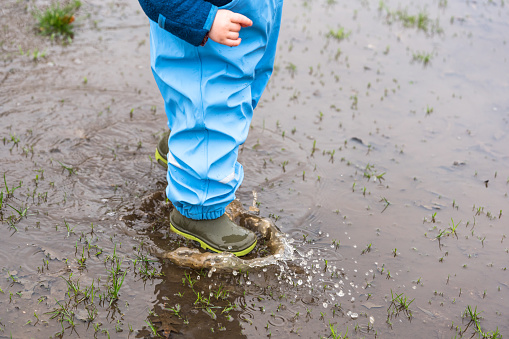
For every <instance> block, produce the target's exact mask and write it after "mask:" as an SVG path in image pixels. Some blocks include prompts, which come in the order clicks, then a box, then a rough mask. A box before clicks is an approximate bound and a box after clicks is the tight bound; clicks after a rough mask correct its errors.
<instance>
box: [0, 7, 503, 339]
mask: <svg viewBox="0 0 509 339" xmlns="http://www.w3.org/2000/svg"><path fill="white" fill-rule="evenodd" d="M48 4H49V1H41V0H36V1H14V0H3V1H2V2H1V4H0V22H1V26H2V27H1V30H0V139H1V143H0V220H1V224H0V230H1V233H0V234H1V236H0V338H11V337H12V338H49V337H53V338H58V337H78V336H79V337H81V338H93V337H98V338H108V337H111V338H127V337H128V338H147V337H154V338H155V337H159V336H161V337H167V338H168V337H170V338H203V337H204V336H209V337H217V338H242V337H245V338H260V337H269V338H270V337H272V336H274V337H278V338H296V337H302V338H409V337H413V338H462V337H463V338H471V337H472V336H473V337H474V338H483V337H485V338H501V337H502V336H503V337H505V338H506V337H509V273H508V271H507V267H508V266H509V239H507V235H509V221H508V220H509V219H508V217H509V197H508V193H509V150H508V147H507V145H509V133H508V131H509V80H508V79H509V78H508V76H507V75H508V74H509V64H508V57H509V46H508V41H507V40H508V39H509V34H508V33H509V21H508V19H507V18H509V4H508V3H506V2H505V1H504V0H480V1H464V0H436V1H433V0H425V1H413V2H404V1H403V2H398V1H394V0H387V1H384V0H382V1H380V0H361V1H359V0H354V1H349V2H344V1H343V2H340V1H335V0H320V1H301V0H296V1H289V0H288V1H286V3H285V7H284V18H283V23H282V27H281V35H280V40H279V46H278V54H277V59H276V68H275V72H274V75H273V77H272V78H271V81H270V83H269V86H268V88H267V90H266V92H265V93H264V96H263V97H262V100H261V102H260V105H259V107H258V108H257V109H256V111H255V116H254V120H253V123H252V128H251V131H250V135H249V138H248V140H247V141H246V143H245V144H244V146H243V147H242V150H241V152H240V157H239V159H240V162H241V163H242V164H243V166H244V169H245V179H244V183H243V185H242V186H241V188H240V190H239V191H238V194H237V197H238V199H239V201H240V202H241V203H242V205H243V208H244V209H245V210H249V208H250V207H251V210H252V212H249V213H251V214H255V215H256V213H257V211H259V216H260V217H262V218H266V219H268V220H271V221H272V222H274V223H275V225H277V227H278V228H279V229H280V230H281V231H282V232H284V233H285V234H287V237H286V238H285V243H287V244H288V246H291V250H290V252H289V253H286V254H285V255H284V256H282V257H281V258H280V259H281V260H277V261H271V265H268V266H266V267H253V268H248V269H245V268H243V269H234V270H226V271H221V270H215V269H208V268H207V269H191V268H186V267H181V266H179V265H177V264H175V263H173V262H172V261H170V260H168V259H165V258H164V254H165V253H168V252H169V251H173V250H175V249H177V248H178V247H180V246H188V247H190V248H194V244H192V243H186V242H184V241H183V240H182V239H180V238H179V237H178V236H177V235H175V234H173V233H171V232H170V231H169V210H170V209H171V206H170V205H169V204H167V203H166V202H165V196H164V188H165V186H166V183H165V180H166V179H165V172H164V170H163V169H162V168H161V167H159V166H158V164H157V162H155V160H154V150H155V146H156V143H157V141H158V138H159V136H160V135H161V134H162V133H163V132H164V131H165V129H166V116H165V113H164V109H163V102H162V99H161V98H160V94H159V91H158V90H157V87H156V85H155V82H154V80H153V78H152V74H151V71H150V64H149V46H148V45H149V36H148V32H149V29H148V19H147V18H146V17H145V16H144V14H143V13H142V11H141V9H140V8H139V5H138V3H137V1H117V2H108V1H99V0H90V1H83V4H82V7H81V8H80V10H79V12H78V14H77V16H76V21H75V22H74V24H73V25H75V36H74V40H73V41H72V42H71V43H63V42H62V41H51V40H50V39H49V38H47V37H42V36H39V35H38V34H37V32H36V30H35V28H34V27H35V26H34V25H35V21H34V19H33V16H32V14H31V13H32V12H33V10H34V9H36V8H44V6H47V5H48ZM246 213H247V212H246ZM249 213H248V214H247V215H249ZM242 215H243V216H245V215H246V214H245V213H244V214H242ZM256 251H257V252H256V254H255V255H254V256H258V257H260V256H265V255H266V253H265V252H266V251H267V248H265V247H263V246H260V248H258V249H257V250H256Z"/></svg>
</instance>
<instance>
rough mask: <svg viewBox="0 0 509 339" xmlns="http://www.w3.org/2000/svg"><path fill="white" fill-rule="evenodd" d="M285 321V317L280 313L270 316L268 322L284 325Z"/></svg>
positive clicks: (277, 325) (279, 325) (274, 324)
mask: <svg viewBox="0 0 509 339" xmlns="http://www.w3.org/2000/svg"><path fill="white" fill-rule="evenodd" d="M285 323H286V319H285V318H284V317H282V316H280V315H275V316H271V317H270V319H269V324H271V325H272V326H276V327H281V326H284V325H285Z"/></svg>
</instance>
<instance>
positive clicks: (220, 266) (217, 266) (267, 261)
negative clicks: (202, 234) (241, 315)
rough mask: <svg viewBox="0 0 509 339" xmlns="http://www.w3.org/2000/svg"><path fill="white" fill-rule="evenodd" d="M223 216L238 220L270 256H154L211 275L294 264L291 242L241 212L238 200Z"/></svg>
mask: <svg viewBox="0 0 509 339" xmlns="http://www.w3.org/2000/svg"><path fill="white" fill-rule="evenodd" d="M226 213H227V214H228V216H229V217H230V218H231V219H232V220H237V219H238V220H240V224H241V225H242V226H244V227H246V228H248V229H250V230H252V231H254V232H257V233H259V234H260V235H261V237H262V238H263V240H265V244H266V246H267V248H268V250H269V252H270V255H268V256H265V257H259V258H253V259H243V258H239V257H236V256H235V255H234V254H232V253H209V252H204V253H203V252H200V250H198V249H190V248H188V247H179V248H177V249H176V250H173V251H168V252H163V253H159V254H156V255H158V256H159V257H161V258H165V259H169V260H170V261H171V262H173V263H175V264H177V265H180V266H187V267H191V268H195V269H201V268H206V269H210V270H211V271H209V274H211V273H210V272H215V271H232V270H246V269H249V268H255V267H263V266H269V265H276V264H278V263H280V262H286V261H291V260H293V259H294V258H295V257H294V251H295V250H294V248H293V246H292V245H291V242H292V240H291V239H290V240H289V239H288V238H287V236H286V235H285V234H284V233H282V232H281V231H280V230H279V229H278V228H277V227H276V225H275V224H274V223H273V222H272V221H271V220H269V219H265V218H261V217H259V216H256V215H254V214H252V213H250V212H247V211H245V210H244V209H243V208H242V205H241V203H240V202H239V201H238V200H235V201H233V202H232V203H231V204H230V205H228V208H227V209H226Z"/></svg>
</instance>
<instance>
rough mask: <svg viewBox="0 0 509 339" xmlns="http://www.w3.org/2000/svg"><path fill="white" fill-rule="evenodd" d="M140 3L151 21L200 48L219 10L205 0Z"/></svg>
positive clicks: (145, 0)
mask: <svg viewBox="0 0 509 339" xmlns="http://www.w3.org/2000/svg"><path fill="white" fill-rule="evenodd" d="M138 1H139V3H140V5H141V8H142V9H143V11H144V12H145V14H146V15H147V16H148V17H149V19H150V20H152V21H155V22H157V23H158V24H159V27H161V28H163V29H164V30H166V31H168V32H170V33H172V34H173V35H175V36H177V37H179V38H181V39H182V40H184V41H186V42H188V43H190V44H192V45H194V46H199V45H200V44H201V43H202V41H203V39H204V37H205V35H206V34H207V32H208V31H210V27H212V23H213V22H214V18H215V17H216V13H217V9H218V8H217V6H214V5H213V4H211V3H210V2H207V1H204V0H193V1H189V0H138Z"/></svg>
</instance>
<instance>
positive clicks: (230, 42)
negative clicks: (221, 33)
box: [224, 38, 242, 47]
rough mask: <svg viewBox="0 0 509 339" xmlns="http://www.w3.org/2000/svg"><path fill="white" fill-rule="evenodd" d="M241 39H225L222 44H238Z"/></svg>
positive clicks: (231, 45)
mask: <svg viewBox="0 0 509 339" xmlns="http://www.w3.org/2000/svg"><path fill="white" fill-rule="evenodd" d="M241 41H242V39H240V38H239V39H236V40H232V39H227V40H226V41H225V43H224V44H225V45H226V46H230V47H235V46H238V45H240V42H241Z"/></svg>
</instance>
